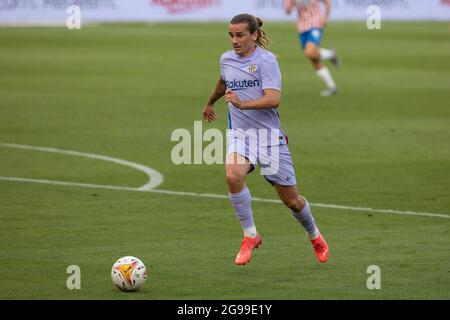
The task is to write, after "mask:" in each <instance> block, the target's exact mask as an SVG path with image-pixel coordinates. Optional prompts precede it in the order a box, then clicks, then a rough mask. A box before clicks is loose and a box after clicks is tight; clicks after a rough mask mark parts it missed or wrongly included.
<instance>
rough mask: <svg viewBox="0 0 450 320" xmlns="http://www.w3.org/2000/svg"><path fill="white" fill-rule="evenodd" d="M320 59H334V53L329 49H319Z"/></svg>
mask: <svg viewBox="0 0 450 320" xmlns="http://www.w3.org/2000/svg"><path fill="white" fill-rule="evenodd" d="M319 52H320V59H322V60H330V59H331V58H334V52H333V51H332V50H330V49H324V48H320V49H319Z"/></svg>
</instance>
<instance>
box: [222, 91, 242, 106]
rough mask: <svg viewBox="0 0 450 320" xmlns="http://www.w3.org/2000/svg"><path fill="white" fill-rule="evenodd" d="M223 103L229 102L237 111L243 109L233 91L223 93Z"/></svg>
mask: <svg viewBox="0 0 450 320" xmlns="http://www.w3.org/2000/svg"><path fill="white" fill-rule="evenodd" d="M225 101H226V102H231V103H232V104H233V105H234V106H235V107H236V108H238V109H241V110H242V109H243V108H242V101H241V100H239V98H238V96H237V94H236V93H235V92H234V91H232V90H231V89H227V91H225Z"/></svg>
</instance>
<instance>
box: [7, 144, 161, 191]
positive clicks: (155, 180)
mask: <svg viewBox="0 0 450 320" xmlns="http://www.w3.org/2000/svg"><path fill="white" fill-rule="evenodd" d="M0 147H5V148H14V149H25V150H33V151H41V152H50V153H60V154H65V155H69V156H77V157H84V158H90V159H96V160H102V161H108V162H113V163H117V164H120V165H123V166H127V167H130V168H133V169H136V170H139V171H142V172H144V173H145V174H146V175H147V176H148V179H149V181H148V182H147V183H146V184H145V185H143V186H142V187H140V188H139V189H142V190H149V189H153V188H156V187H157V186H159V185H160V184H161V183H163V181H164V178H163V176H162V174H160V173H159V172H158V171H155V170H153V169H152V168H149V167H146V166H144V165H142V164H139V163H134V162H130V161H126V160H122V159H117V158H113V157H108V156H102V155H98V154H93V153H87V152H79V151H73V150H63V149H57V148H46V147H36V146H29V145H25V144H15V143H0Z"/></svg>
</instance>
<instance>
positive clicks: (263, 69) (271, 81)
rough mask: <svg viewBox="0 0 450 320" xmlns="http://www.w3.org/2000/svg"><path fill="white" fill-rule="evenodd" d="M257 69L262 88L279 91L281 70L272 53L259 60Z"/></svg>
mask: <svg viewBox="0 0 450 320" xmlns="http://www.w3.org/2000/svg"><path fill="white" fill-rule="evenodd" d="M259 71H260V76H261V82H262V89H263V90H265V89H276V90H278V91H281V72H280V67H279V66H278V62H277V58H276V57H275V56H274V55H268V56H266V57H264V59H262V60H261V62H260V64H259Z"/></svg>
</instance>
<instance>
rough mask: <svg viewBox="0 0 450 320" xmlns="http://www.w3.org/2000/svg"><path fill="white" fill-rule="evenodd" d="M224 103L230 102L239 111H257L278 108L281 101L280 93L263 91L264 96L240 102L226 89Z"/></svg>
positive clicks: (270, 90)
mask: <svg viewBox="0 0 450 320" xmlns="http://www.w3.org/2000/svg"><path fill="white" fill-rule="evenodd" d="M225 101H226V102H231V103H232V104H233V105H234V106H235V107H236V108H238V109H241V110H257V109H272V108H278V106H279V105H280V101H281V92H280V91H278V90H275V89H265V90H264V95H263V96H262V97H261V98H259V99H256V100H240V99H239V98H238V96H237V95H236V93H235V92H233V91H232V90H230V89H228V90H227V91H226V92H225Z"/></svg>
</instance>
